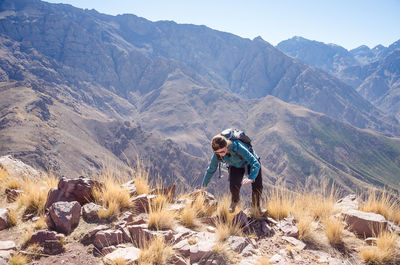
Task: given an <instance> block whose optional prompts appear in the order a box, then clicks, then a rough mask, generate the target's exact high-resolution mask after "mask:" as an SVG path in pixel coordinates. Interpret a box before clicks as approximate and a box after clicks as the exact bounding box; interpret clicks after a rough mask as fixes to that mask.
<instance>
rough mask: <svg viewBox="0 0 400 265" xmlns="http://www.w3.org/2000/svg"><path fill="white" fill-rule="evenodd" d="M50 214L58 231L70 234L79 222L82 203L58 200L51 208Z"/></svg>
mask: <svg viewBox="0 0 400 265" xmlns="http://www.w3.org/2000/svg"><path fill="white" fill-rule="evenodd" d="M49 216H50V218H51V221H52V224H54V227H51V228H53V229H55V230H56V231H57V232H61V233H63V234H66V235H68V234H69V233H71V231H72V229H74V228H75V227H76V226H77V225H78V223H79V219H80V216H81V205H80V204H79V203H78V202H77V201H74V202H56V203H53V204H52V205H51V207H50V208H49Z"/></svg>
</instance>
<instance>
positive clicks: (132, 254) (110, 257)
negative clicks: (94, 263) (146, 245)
mask: <svg viewBox="0 0 400 265" xmlns="http://www.w3.org/2000/svg"><path fill="white" fill-rule="evenodd" d="M139 253H140V249H138V248H136V247H127V248H118V249H116V250H114V251H113V252H112V253H110V254H107V255H106V256H105V257H104V258H103V261H104V263H105V264H115V261H116V260H117V259H123V260H124V261H125V264H127V265H130V264H135V263H136V261H137V260H138V259H139Z"/></svg>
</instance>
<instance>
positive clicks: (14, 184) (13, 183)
mask: <svg viewBox="0 0 400 265" xmlns="http://www.w3.org/2000/svg"><path fill="white" fill-rule="evenodd" d="M6 187H7V188H9V189H20V188H21V183H20V180H18V179H16V178H9V179H8V180H7V184H6Z"/></svg>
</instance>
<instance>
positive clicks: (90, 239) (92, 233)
mask: <svg viewBox="0 0 400 265" xmlns="http://www.w3.org/2000/svg"><path fill="white" fill-rule="evenodd" d="M107 229H109V227H108V226H106V225H99V226H96V227H95V228H94V229H93V230H91V231H89V232H88V233H87V234H85V235H84V236H83V238H82V239H81V240H80V241H81V243H82V244H84V245H89V244H92V243H93V241H94V236H95V235H96V233H97V232H99V231H102V230H107Z"/></svg>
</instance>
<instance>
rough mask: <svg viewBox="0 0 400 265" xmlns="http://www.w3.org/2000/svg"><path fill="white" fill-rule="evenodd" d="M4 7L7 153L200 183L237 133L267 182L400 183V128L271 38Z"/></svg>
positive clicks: (66, 168)
mask: <svg viewBox="0 0 400 265" xmlns="http://www.w3.org/2000/svg"><path fill="white" fill-rule="evenodd" d="M0 12H1V13H0V14H1V15H0V52H1V54H2V56H1V57H0V70H1V71H0V78H1V81H2V83H1V84H0V106H1V111H0V131H1V134H0V155H9V154H12V155H14V156H16V157H17V158H19V159H21V160H23V161H24V162H26V163H28V164H30V165H32V166H35V167H39V168H41V169H45V170H48V169H51V170H54V171H56V173H57V174H59V175H65V176H68V177H74V176H77V175H79V174H81V173H82V172H84V173H86V172H91V171H97V170H99V168H100V167H101V166H103V165H104V164H106V165H108V164H110V165H111V166H113V167H116V168H119V169H121V170H126V169H127V165H135V164H136V163H135V161H136V160H137V158H138V156H139V158H140V159H143V160H144V161H145V162H146V163H147V164H146V165H147V166H148V167H150V168H151V172H152V175H161V176H162V177H163V178H164V179H165V180H166V181H167V182H169V183H171V182H178V183H183V185H182V186H186V187H191V188H193V186H195V185H198V184H199V182H200V180H201V176H202V175H203V172H204V170H205V168H206V166H207V165H206V160H207V159H208V158H209V157H210V156H211V148H210V144H209V141H210V139H211V138H212V136H213V135H215V134H216V133H218V132H220V131H221V130H222V129H225V128H228V127H237V128H243V129H245V130H246V132H247V133H248V134H249V135H250V136H251V137H252V139H254V143H255V150H256V152H257V153H258V154H259V155H260V157H261V162H262V165H263V167H264V172H265V174H264V175H265V184H274V183H276V182H280V181H284V182H286V183H287V184H288V186H289V187H291V188H295V187H297V186H298V185H300V186H303V185H306V184H308V183H311V182H312V183H316V184H318V183H319V182H320V181H322V180H324V179H325V178H328V179H330V180H334V181H335V182H336V183H337V184H338V185H339V186H340V187H341V188H342V189H344V190H346V191H351V190H352V191H355V190H358V189H361V188H364V187H366V186H368V185H371V184H372V185H377V186H383V185H388V186H391V187H394V188H397V187H398V186H399V180H398V176H400V166H399V159H400V151H399V149H400V148H399V142H398V140H396V139H391V138H386V137H383V136H381V135H380V134H377V133H375V132H373V131H376V132H379V133H382V134H387V135H398V134H399V132H400V129H399V127H398V122H397V121H396V120H395V119H389V118H387V117H385V116H384V115H383V114H382V112H380V111H379V110H377V109H376V108H374V107H373V106H372V104H370V103H369V102H368V101H366V100H364V99H363V98H362V97H361V96H360V95H359V94H358V93H357V92H356V91H355V90H354V89H352V88H351V87H350V86H348V85H345V84H344V83H342V82H340V81H339V80H338V79H336V78H334V77H332V76H331V75H329V74H327V73H326V72H324V71H321V70H318V69H315V68H313V67H310V66H308V65H306V64H304V63H301V62H299V61H298V60H295V59H292V58H290V57H288V56H286V55H284V54H283V53H282V52H280V51H279V50H277V49H276V48H274V47H273V46H271V45H269V44H268V43H267V42H265V41H263V40H262V39H261V38H256V39H254V40H248V39H243V38H239V37H237V36H234V35H232V34H228V33H223V32H219V31H215V30H212V29H209V28H207V27H204V26H195V25H179V24H176V23H174V22H166V21H161V22H150V21H148V20H145V19H143V18H138V17H136V16H134V15H122V16H108V15H104V14H100V13H97V12H96V11H93V10H81V9H77V8H74V7H71V6H68V5H54V4H47V3H45V2H41V1H23V0H17V1H8V0H6V1H3V2H1V3H0ZM285 101H286V102H285ZM288 102H289V103H290V104H289V103H288ZM294 104H297V105H294ZM298 105H301V106H303V107H300V106H298ZM305 107H307V108H310V109H312V110H310V109H306V108H305ZM350 124H352V125H354V126H357V127H360V128H368V129H369V130H360V129H358V128H356V127H353V126H351V125H350ZM371 150H373V151H371ZM221 185H226V179H221V180H217V179H216V178H214V179H213V181H212V187H211V189H213V190H221V187H222V186H221Z"/></svg>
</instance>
